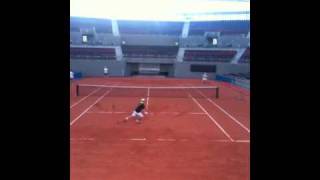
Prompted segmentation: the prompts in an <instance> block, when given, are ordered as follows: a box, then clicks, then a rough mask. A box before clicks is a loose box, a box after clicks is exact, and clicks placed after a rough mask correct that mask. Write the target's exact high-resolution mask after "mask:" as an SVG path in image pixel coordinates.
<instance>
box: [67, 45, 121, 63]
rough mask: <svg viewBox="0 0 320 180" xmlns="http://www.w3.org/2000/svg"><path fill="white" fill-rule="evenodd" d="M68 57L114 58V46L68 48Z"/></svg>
mask: <svg viewBox="0 0 320 180" xmlns="http://www.w3.org/2000/svg"><path fill="white" fill-rule="evenodd" d="M70 57H71V58H74V59H107V60H115V59H116V53H115V49H114V48H78V47H72V48H70Z"/></svg>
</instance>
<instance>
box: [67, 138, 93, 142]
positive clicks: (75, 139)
mask: <svg viewBox="0 0 320 180" xmlns="http://www.w3.org/2000/svg"><path fill="white" fill-rule="evenodd" d="M94 140H95V139H94V138H70V141H94Z"/></svg>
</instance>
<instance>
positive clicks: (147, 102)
mask: <svg viewBox="0 0 320 180" xmlns="http://www.w3.org/2000/svg"><path fill="white" fill-rule="evenodd" d="M149 96H150V88H148V94H147V108H146V109H147V110H148V111H149V108H148V107H149V106H148V105H149Z"/></svg>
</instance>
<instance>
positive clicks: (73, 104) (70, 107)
mask: <svg viewBox="0 0 320 180" xmlns="http://www.w3.org/2000/svg"><path fill="white" fill-rule="evenodd" d="M100 89H101V88H98V89H96V90H94V91H92V92H91V93H90V94H88V95H87V96H86V97H83V98H82V99H80V100H79V101H78V102H76V103H74V104H72V105H71V106H70V109H71V108H73V107H74V106H76V105H77V104H79V103H80V102H82V101H83V100H85V99H87V98H88V97H89V96H91V95H92V94H94V93H95V92H97V91H98V90H100Z"/></svg>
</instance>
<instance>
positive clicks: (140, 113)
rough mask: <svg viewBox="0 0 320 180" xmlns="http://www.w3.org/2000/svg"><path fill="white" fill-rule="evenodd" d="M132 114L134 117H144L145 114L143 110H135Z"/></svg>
mask: <svg viewBox="0 0 320 180" xmlns="http://www.w3.org/2000/svg"><path fill="white" fill-rule="evenodd" d="M131 116H133V117H135V116H139V117H141V118H142V117H143V114H142V112H139V113H138V112H136V111H133V112H132V114H131Z"/></svg>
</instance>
